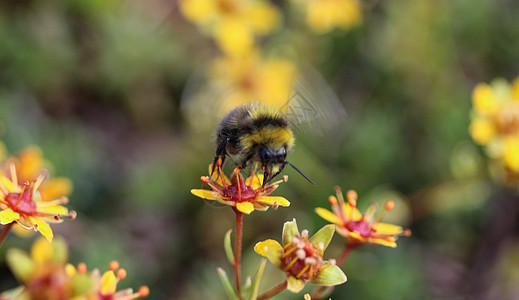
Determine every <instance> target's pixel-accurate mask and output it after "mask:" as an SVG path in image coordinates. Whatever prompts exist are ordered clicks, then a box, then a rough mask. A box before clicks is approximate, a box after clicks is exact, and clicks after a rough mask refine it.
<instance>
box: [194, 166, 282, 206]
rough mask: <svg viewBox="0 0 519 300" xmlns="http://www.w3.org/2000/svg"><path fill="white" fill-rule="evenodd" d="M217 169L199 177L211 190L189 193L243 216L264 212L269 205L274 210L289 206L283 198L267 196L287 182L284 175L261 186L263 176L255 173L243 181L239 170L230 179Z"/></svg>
mask: <svg viewBox="0 0 519 300" xmlns="http://www.w3.org/2000/svg"><path fill="white" fill-rule="evenodd" d="M219 163H220V162H219ZM211 166H212V165H211ZM211 166H210V167H209V173H211V170H212V167H211ZM217 169H218V170H217V171H216V172H213V175H212V176H202V177H201V180H202V182H203V183H205V184H207V185H209V187H211V189H212V190H202V189H193V190H191V193H192V194H193V195H195V196H197V197H200V198H202V199H206V200H216V201H218V202H220V203H222V204H225V205H229V206H232V207H234V208H235V209H236V210H238V211H239V212H242V213H245V214H250V213H251V212H253V211H254V210H260V211H265V210H267V209H268V207H269V205H270V206H272V207H274V209H276V208H277V207H278V206H284V207H287V206H289V205H290V202H289V201H288V200H287V199H285V198H283V197H280V196H268V195H269V194H271V193H272V192H273V191H275V190H276V189H277V188H278V186H279V183H281V182H286V181H287V180H288V177H287V176H286V175H285V176H283V179H282V180H279V181H276V182H273V183H270V184H266V185H265V186H262V182H263V175H262V174H256V171H254V172H253V173H252V174H253V175H252V176H250V177H248V178H247V179H245V180H244V179H243V177H242V176H241V174H240V170H239V169H235V170H234V172H233V173H232V176H231V178H230V179H229V178H227V176H225V174H223V172H222V171H221V169H220V165H218V166H217Z"/></svg>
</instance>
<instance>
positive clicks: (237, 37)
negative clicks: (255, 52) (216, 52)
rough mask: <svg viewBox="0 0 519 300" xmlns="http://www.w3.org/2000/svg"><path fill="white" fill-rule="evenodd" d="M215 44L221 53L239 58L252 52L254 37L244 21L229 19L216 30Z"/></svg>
mask: <svg viewBox="0 0 519 300" xmlns="http://www.w3.org/2000/svg"><path fill="white" fill-rule="evenodd" d="M215 39H216V43H217V44H218V46H219V47H220V49H222V51H223V52H225V53H226V54H229V55H231V56H241V55H245V54H247V53H249V52H251V51H252V48H253V45H254V35H253V32H252V31H251V29H250V28H249V26H248V25H247V24H246V20H243V19H242V18H236V17H229V18H225V20H222V22H221V23H220V24H219V25H218V26H217V28H216V34H215Z"/></svg>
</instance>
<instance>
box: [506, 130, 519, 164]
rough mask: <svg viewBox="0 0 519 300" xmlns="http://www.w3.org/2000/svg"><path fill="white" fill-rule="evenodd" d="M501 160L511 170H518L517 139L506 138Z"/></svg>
mask: <svg viewBox="0 0 519 300" xmlns="http://www.w3.org/2000/svg"><path fill="white" fill-rule="evenodd" d="M503 161H504V162H505V165H506V166H507V167H508V168H510V169H511V170H512V171H514V172H519V139H515V138H511V139H506V141H505V148H504V153H503Z"/></svg>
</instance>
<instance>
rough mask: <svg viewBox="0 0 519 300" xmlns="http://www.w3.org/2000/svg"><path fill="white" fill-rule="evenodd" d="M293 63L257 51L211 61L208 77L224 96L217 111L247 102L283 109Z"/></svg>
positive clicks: (221, 112) (293, 70) (223, 110)
mask: <svg viewBox="0 0 519 300" xmlns="http://www.w3.org/2000/svg"><path fill="white" fill-rule="evenodd" d="M295 76H296V66H295V65H294V64H293V63H292V62H291V61H289V60H285V59H281V58H278V59H275V58H270V59H266V58H263V57H261V56H260V54H259V53H257V52H252V53H250V54H249V55H246V56H243V57H222V58H218V59H216V60H215V61H214V62H213V63H212V67H211V69H210V73H209V77H210V81H211V84H212V85H213V86H217V87H218V88H219V89H220V91H219V94H220V95H222V96H223V97H221V98H217V99H215V101H218V106H216V105H215V107H218V109H219V112H218V113H219V114H220V115H221V114H223V113H225V112H227V111H229V110H231V109H232V108H234V107H236V106H238V105H241V104H247V103H259V104H264V105H266V106H271V107H276V108H278V109H286V105H285V104H286V103H287V101H288V99H289V96H290V92H291V89H292V84H293V81H294V78H295Z"/></svg>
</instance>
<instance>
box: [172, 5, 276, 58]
mask: <svg viewBox="0 0 519 300" xmlns="http://www.w3.org/2000/svg"><path fill="white" fill-rule="evenodd" d="M180 11H181V13H182V14H183V15H184V16H185V17H186V18H187V19H188V20H190V21H192V22H194V23H196V24H197V25H199V26H202V27H203V29H204V32H208V33H209V34H210V35H211V36H212V37H213V38H214V39H215V41H216V43H217V44H218V46H219V47H220V49H222V51H223V52H224V53H226V54H228V55H232V56H241V55H246V54H247V53H249V52H250V51H252V50H253V46H254V37H255V35H266V34H269V33H271V32H273V31H274V30H275V29H277V28H278V27H279V25H280V24H281V13H280V12H279V9H278V8H277V7H276V6H275V5H273V4H272V3H270V2H268V1H258V0H182V1H180Z"/></svg>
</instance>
